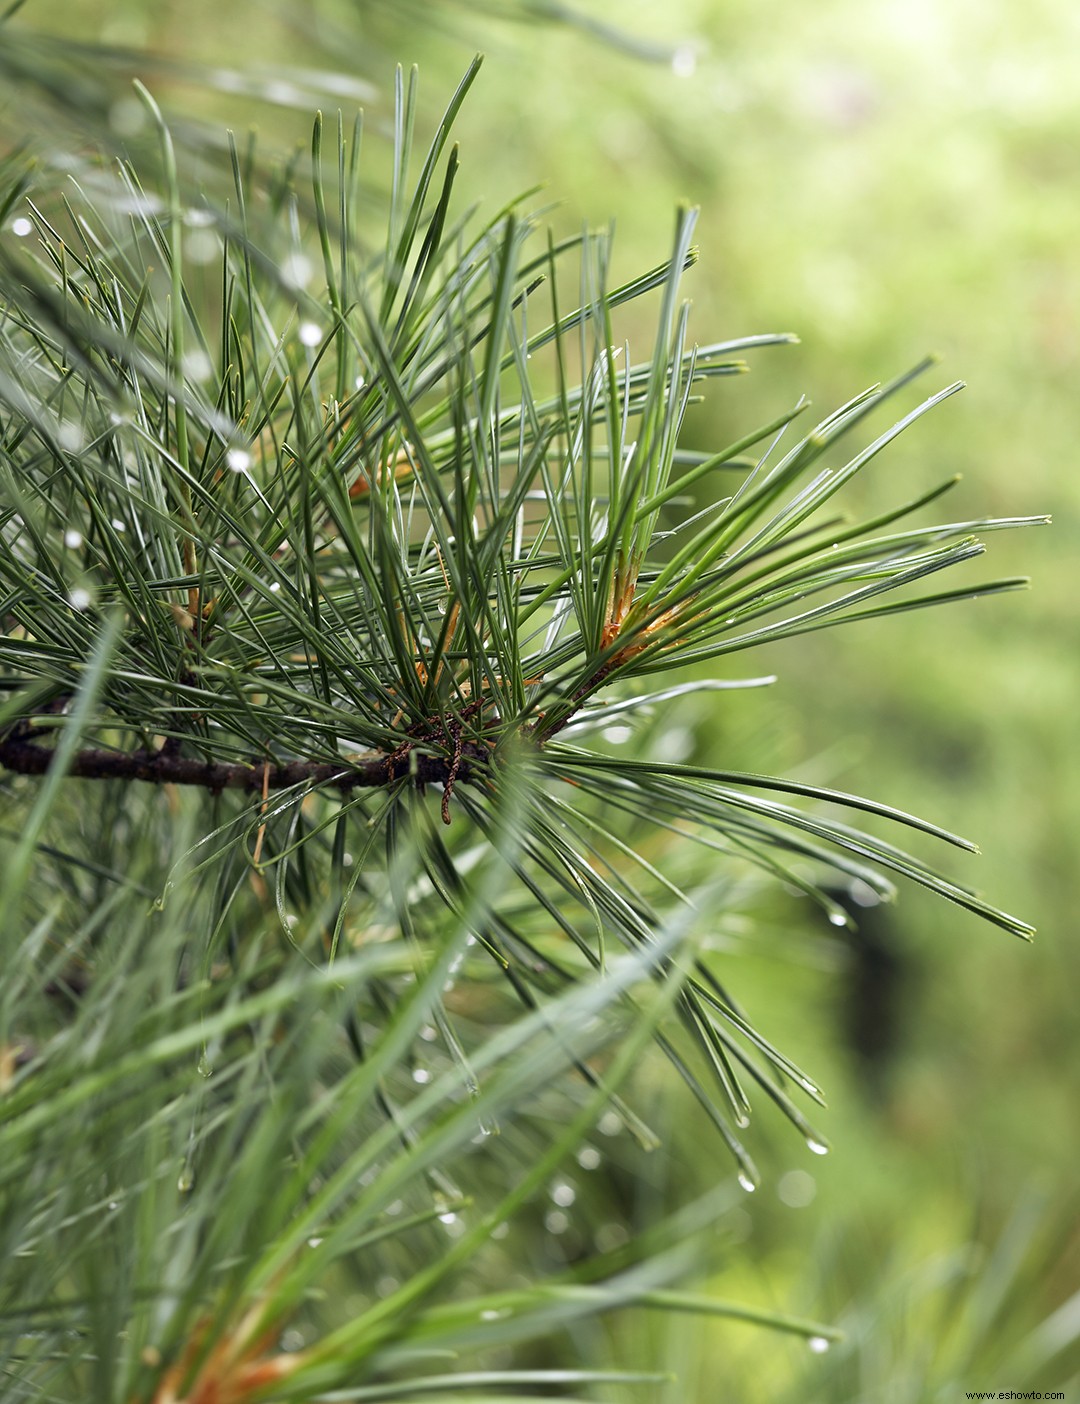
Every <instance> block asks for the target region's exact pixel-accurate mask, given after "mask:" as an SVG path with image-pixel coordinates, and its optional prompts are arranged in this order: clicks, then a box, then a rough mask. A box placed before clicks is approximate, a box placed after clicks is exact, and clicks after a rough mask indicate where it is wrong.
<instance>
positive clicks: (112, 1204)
mask: <svg viewBox="0 0 1080 1404" xmlns="http://www.w3.org/2000/svg"><path fill="white" fill-rule="evenodd" d="M119 1208H120V1203H119V1201H118V1200H116V1199H110V1200H109V1212H110V1213H111V1214H115V1213H116V1211H117V1209H119Z"/></svg>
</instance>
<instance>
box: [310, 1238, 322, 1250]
mask: <svg viewBox="0 0 1080 1404" xmlns="http://www.w3.org/2000/svg"><path fill="white" fill-rule="evenodd" d="M321 1242H322V1239H321V1238H309V1239H308V1241H307V1246H308V1247H309V1248H318V1246H319V1244H320V1243H321Z"/></svg>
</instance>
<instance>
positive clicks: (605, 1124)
mask: <svg viewBox="0 0 1080 1404" xmlns="http://www.w3.org/2000/svg"><path fill="white" fill-rule="evenodd" d="M596 1129H597V1130H598V1131H599V1132H600V1134H601V1136H617V1135H618V1134H619V1132H620V1131H621V1130H622V1117H621V1116H620V1115H619V1113H618V1112H613V1111H606V1112H605V1113H604V1115H603V1116H602V1117H601V1118H600V1120H599V1121H598V1122H597V1123H596Z"/></svg>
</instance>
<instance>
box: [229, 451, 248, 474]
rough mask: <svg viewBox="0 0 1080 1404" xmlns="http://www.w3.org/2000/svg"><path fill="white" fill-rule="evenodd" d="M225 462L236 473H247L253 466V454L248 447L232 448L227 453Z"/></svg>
mask: <svg viewBox="0 0 1080 1404" xmlns="http://www.w3.org/2000/svg"><path fill="white" fill-rule="evenodd" d="M225 462H226V463H227V464H228V465H229V467H230V468H231V469H232V471H233V472H234V473H246V472H247V470H248V469H249V468H250V467H251V454H250V453H248V451H247V449H242V448H231V449H230V450H229V451H228V453H227V454H226V455H225Z"/></svg>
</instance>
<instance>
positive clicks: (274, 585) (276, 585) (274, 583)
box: [270, 580, 281, 595]
mask: <svg viewBox="0 0 1080 1404" xmlns="http://www.w3.org/2000/svg"><path fill="white" fill-rule="evenodd" d="M280 589H281V581H280V580H271V582H270V593H271V594H272V595H276V594H277V592H278V591H279V590H280Z"/></svg>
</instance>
